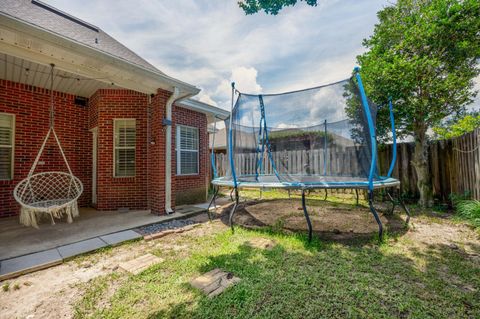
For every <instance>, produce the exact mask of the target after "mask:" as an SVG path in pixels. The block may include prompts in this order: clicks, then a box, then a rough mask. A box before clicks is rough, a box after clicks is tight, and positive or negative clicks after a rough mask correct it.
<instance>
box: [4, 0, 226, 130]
mask: <svg viewBox="0 0 480 319" xmlns="http://www.w3.org/2000/svg"><path fill="white" fill-rule="evenodd" d="M0 44H2V45H1V46H0V57H3V58H0V62H1V63H0V73H1V74H2V77H1V78H5V79H8V80H11V81H17V82H22V83H26V84H29V85H34V86H41V87H43V85H42V84H44V83H47V82H48V81H47V79H48V74H49V71H50V66H49V65H50V64H51V63H53V64H55V74H56V76H55V83H54V88H55V89H56V90H60V91H62V92H68V93H73V94H77V95H78V94H80V95H81V96H87V97H88V96H90V94H92V93H93V92H95V91H96V90H97V89H99V88H103V87H108V88H128V89H132V90H136V91H139V92H143V93H148V94H152V93H156V90H157V89H158V88H162V89H165V90H170V91H172V90H173V87H178V88H179V89H180V95H179V101H178V104H179V105H180V106H182V107H185V108H189V109H192V110H195V111H198V112H201V113H205V114H206V115H207V118H208V122H209V123H211V122H213V121H216V120H218V119H219V118H221V119H223V118H225V117H227V116H228V115H229V112H228V111H225V110H222V109H220V108H217V107H215V106H212V105H209V104H206V103H203V102H200V101H197V100H192V99H188V97H191V96H193V95H195V94H197V93H198V92H199V91H200V90H199V89H198V88H196V87H195V86H193V85H191V84H188V83H185V82H182V81H180V80H177V79H175V78H172V77H170V76H168V75H166V74H165V73H163V72H162V71H160V70H158V69H157V68H155V67H154V66H153V65H151V64H150V63H148V62H147V61H146V60H144V59H143V58H141V57H140V56H139V55H137V54H136V53H134V52H133V51H132V50H130V49H128V48H127V47H126V46H124V45H123V44H121V43H120V42H118V41H117V40H115V39H114V38H112V37H111V36H109V35H108V34H107V33H105V32H104V31H103V30H101V29H100V28H99V27H97V26H94V25H92V24H90V23H88V22H86V21H83V20H81V19H79V18H76V17H74V16H72V15H70V14H68V13H66V12H64V11H61V10H59V9H57V8H54V7H52V6H50V5H48V4H46V3H43V2H41V1H38V0H1V1H0ZM2 53H3V54H2ZM25 70H32V71H34V72H35V73H36V74H35V76H30V77H28V78H27V76H24V74H28V72H25ZM69 79H70V80H69ZM72 79H73V80H72ZM75 79H78V81H76V80H75ZM84 80H85V81H84ZM72 83H74V84H72Z"/></svg>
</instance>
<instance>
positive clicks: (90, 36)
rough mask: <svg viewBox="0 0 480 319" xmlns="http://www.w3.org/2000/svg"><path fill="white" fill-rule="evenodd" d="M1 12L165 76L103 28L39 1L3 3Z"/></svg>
mask: <svg viewBox="0 0 480 319" xmlns="http://www.w3.org/2000/svg"><path fill="white" fill-rule="evenodd" d="M0 11H2V12H3V13H6V14H8V15H10V16H12V17H14V18H17V19H19V20H22V21H25V22H27V23H30V24H33V25H35V26H37V27H40V28H42V29H45V30H48V31H50V32H53V33H56V34H58V35H60V36H63V37H66V38H69V39H71V40H74V41H77V42H80V43H82V44H84V45H87V46H89V47H92V48H94V49H97V50H100V51H103V52H105V53H108V54H111V55H113V56H115V57H118V58H121V59H123V60H125V61H128V62H130V63H133V64H136V65H138V66H141V67H143V68H146V69H149V70H151V71H154V72H161V71H160V70H158V69H157V68H155V67H154V66H153V65H151V64H150V63H148V62H147V61H145V60H144V59H142V58H141V57H140V56H138V55H137V54H136V53H134V52H133V51H131V50H130V49H128V48H127V47H126V46H124V45H123V44H121V43H120V42H118V41H117V40H115V39H114V38H112V37H111V36H109V35H108V34H107V33H105V32H104V31H103V30H101V29H100V28H98V27H96V26H94V25H91V24H89V23H87V22H85V21H83V20H80V19H78V18H76V17H74V16H71V15H69V14H68V13H65V12H63V11H61V10H59V9H56V8H54V7H52V6H50V5H48V4H46V3H43V2H41V1H37V0H2V1H0Z"/></svg>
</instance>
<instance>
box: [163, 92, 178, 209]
mask: <svg viewBox="0 0 480 319" xmlns="http://www.w3.org/2000/svg"><path fill="white" fill-rule="evenodd" d="M179 94H180V91H179V89H178V87H176V86H175V87H173V94H172V96H170V98H169V99H168V100H167V104H166V114H165V123H164V124H166V126H167V127H166V129H167V131H166V134H165V212H166V213H167V214H171V213H173V209H172V104H173V102H175V100H176V99H177V98H178V96H179Z"/></svg>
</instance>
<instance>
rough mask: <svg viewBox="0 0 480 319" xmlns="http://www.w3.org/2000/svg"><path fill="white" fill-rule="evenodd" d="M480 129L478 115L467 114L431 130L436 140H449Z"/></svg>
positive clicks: (479, 115) (475, 113)
mask: <svg viewBox="0 0 480 319" xmlns="http://www.w3.org/2000/svg"><path fill="white" fill-rule="evenodd" d="M479 127H480V113H477V112H474V113H471V114H467V115H465V116H463V117H462V118H460V119H458V120H451V121H447V122H446V123H444V124H442V125H439V126H436V127H434V128H433V132H434V133H435V135H436V137H437V138H440V139H449V138H454V137H458V136H462V135H463V134H465V133H468V132H471V131H473V130H475V129H476V128H479Z"/></svg>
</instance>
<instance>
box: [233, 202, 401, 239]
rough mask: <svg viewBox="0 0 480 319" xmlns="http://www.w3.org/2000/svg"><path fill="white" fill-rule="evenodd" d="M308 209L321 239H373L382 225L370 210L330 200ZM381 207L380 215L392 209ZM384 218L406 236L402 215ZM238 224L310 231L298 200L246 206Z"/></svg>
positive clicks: (388, 227)
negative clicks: (376, 220) (379, 224)
mask: <svg viewBox="0 0 480 319" xmlns="http://www.w3.org/2000/svg"><path fill="white" fill-rule="evenodd" d="M307 206H308V214H309V216H310V220H311V222H312V226H313V231H314V232H315V233H316V234H317V235H319V236H320V237H321V238H328V239H334V240H343V239H357V238H359V237H367V236H368V237H370V236H371V235H372V234H375V233H377V232H378V225H377V223H376V222H375V220H374V218H373V216H372V214H371V212H370V210H369V209H368V208H366V207H363V206H354V205H349V204H342V203H335V202H328V201H327V202H324V201H310V202H308V203H307ZM379 208H380V209H379V213H380V212H381V211H388V210H389V208H390V206H388V205H381V207H379ZM403 217H405V216H403ZM380 219H381V220H382V223H383V225H384V226H385V227H386V228H387V229H388V230H389V231H390V232H394V233H404V232H405V231H406V228H405V222H404V219H402V218H401V217H400V216H399V215H398V214H392V215H389V214H385V215H384V214H381V213H380ZM234 222H235V223H236V224H240V225H243V226H247V227H253V228H255V227H259V226H260V227H262V226H265V225H272V226H273V227H276V228H284V229H287V230H291V231H306V230H307V223H306V220H305V216H304V214H303V209H302V205H301V202H300V200H298V199H292V200H289V199H280V200H265V201H257V202H250V203H246V204H245V205H243V206H242V207H240V209H239V210H238V212H237V213H236V214H235V217H234Z"/></svg>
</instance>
